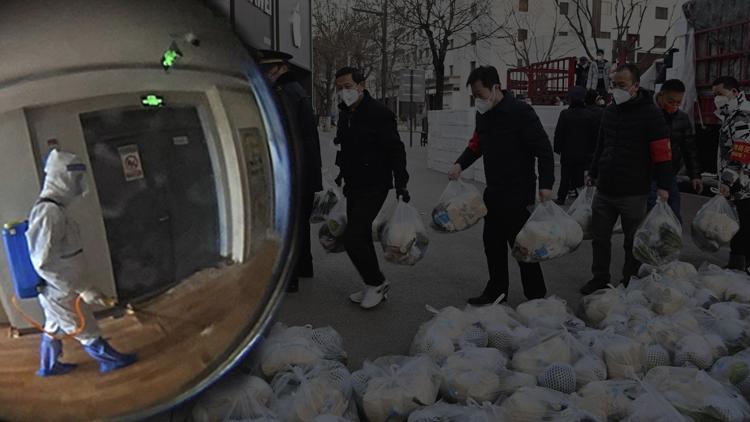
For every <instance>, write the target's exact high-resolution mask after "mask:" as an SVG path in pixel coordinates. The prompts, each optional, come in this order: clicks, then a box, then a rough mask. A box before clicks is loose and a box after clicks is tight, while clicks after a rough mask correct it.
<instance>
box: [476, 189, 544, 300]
mask: <svg viewBox="0 0 750 422" xmlns="http://www.w3.org/2000/svg"><path fill="white" fill-rule="evenodd" d="M509 197H520V198H522V197H525V195H520V196H515V195H512V196H509V195H506V194H504V193H502V192H497V191H493V190H492V189H491V188H488V189H487V190H485V192H484V201H485V203H486V205H487V216H486V217H485V218H484V253H485V255H487V267H488V268H489V272H490V281H489V282H488V283H487V287H486V289H485V293H488V294H490V295H492V296H499V295H501V294H505V295H506V296H507V295H508V289H509V284H510V277H509V275H508V246H510V247H511V248H512V247H513V243H514V242H515V241H516V235H518V232H520V231H521V228H522V227H523V225H524V224H525V223H526V220H528V219H529V215H531V214H530V213H529V210H528V209H527V208H526V204H524V203H523V201H509V200H508V198H509ZM518 266H519V268H520V270H521V284H523V294H524V295H525V296H526V298H527V299H529V300H531V299H539V298H542V297H544V296H545V295H546V294H547V287H546V286H545V284H544V275H543V274H542V267H541V266H540V265H539V264H538V263H535V264H529V263H525V262H519V263H518Z"/></svg>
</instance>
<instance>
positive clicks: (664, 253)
mask: <svg viewBox="0 0 750 422" xmlns="http://www.w3.org/2000/svg"><path fill="white" fill-rule="evenodd" d="M681 250H682V226H681V225H680V220H678V219H677V216H676V215H675V214H674V212H673V211H672V209H671V208H669V205H667V202H666V201H662V200H658V201H656V205H655V206H654V208H653V209H652V210H651V211H650V212H649V213H648V215H646V219H645V220H643V223H641V226H640V227H639V228H638V230H637V231H636V232H635V238H634V239H633V255H634V256H635V258H636V259H637V260H639V261H641V262H643V263H645V264H649V265H654V266H662V265H665V264H668V263H670V262H672V261H674V260H676V259H677V258H679V257H680V251H681Z"/></svg>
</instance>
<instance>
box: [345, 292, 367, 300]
mask: <svg viewBox="0 0 750 422" xmlns="http://www.w3.org/2000/svg"><path fill="white" fill-rule="evenodd" d="M364 297H365V291H364V290H360V291H358V292H354V293H352V294H350V295H349V300H351V301H352V302H354V303H362V299H364Z"/></svg>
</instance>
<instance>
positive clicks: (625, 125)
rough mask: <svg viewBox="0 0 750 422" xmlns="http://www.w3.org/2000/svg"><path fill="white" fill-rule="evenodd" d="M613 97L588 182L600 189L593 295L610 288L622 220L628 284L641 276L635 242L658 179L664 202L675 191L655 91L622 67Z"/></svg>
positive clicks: (585, 289) (591, 283) (628, 67)
mask: <svg viewBox="0 0 750 422" xmlns="http://www.w3.org/2000/svg"><path fill="white" fill-rule="evenodd" d="M613 83H614V88H613V89H612V96H613V97H614V103H613V104H611V105H609V106H608V107H607V108H606V109H605V110H604V115H603V117H602V122H601V129H600V131H599V137H598V140H597V147H596V152H595V153H594V159H593V162H592V164H591V170H590V171H589V176H588V178H587V179H588V180H587V182H588V183H589V184H596V186H597V193H596V195H595V196H594V203H593V205H592V210H593V220H592V231H593V242H592V249H593V262H592V265H591V272H592V273H593V276H594V278H593V279H592V280H591V281H589V282H588V283H587V284H586V285H585V286H583V287H582V288H581V289H580V291H581V293H582V294H591V293H593V292H594V291H596V290H599V289H602V288H605V287H606V286H607V284H609V283H610V261H611V254H612V244H611V238H612V229H613V228H614V225H615V223H616V221H617V218H618V217H621V219H622V228H623V232H624V234H625V242H624V249H625V265H624V267H623V270H622V275H623V280H622V282H623V283H624V284H626V285H627V283H628V282H629V281H630V277H631V276H633V275H635V274H636V273H637V272H638V268H639V267H640V263H639V262H638V261H637V260H636V259H635V257H634V256H633V237H634V235H635V232H636V229H637V228H638V225H639V224H640V223H641V221H642V220H643V218H644V217H645V215H646V203H647V201H648V196H649V193H650V191H651V180H652V179H655V180H656V187H657V190H656V192H657V196H658V198H659V200H662V201H667V200H668V199H669V189H670V188H671V186H672V178H673V177H674V175H673V174H672V150H671V145H670V141H669V128H668V126H667V123H666V121H665V120H664V114H663V113H662V112H661V110H659V109H658V108H657V106H656V104H654V99H653V96H652V95H651V94H650V92H649V91H647V90H645V89H642V88H640V71H639V69H638V67H637V66H635V65H633V64H630V63H626V64H623V65H620V66H618V67H617V69H616V71H615V74H614V78H613Z"/></svg>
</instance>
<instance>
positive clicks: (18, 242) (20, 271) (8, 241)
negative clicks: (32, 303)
mask: <svg viewBox="0 0 750 422" xmlns="http://www.w3.org/2000/svg"><path fill="white" fill-rule="evenodd" d="M28 229H29V222H28V221H23V222H13V223H8V224H5V225H4V226H3V246H4V247H5V256H6V258H7V260H8V269H9V270H10V278H11V281H12V282H13V288H14V289H15V291H16V296H17V297H18V298H20V299H32V298H35V297H37V296H38V295H39V290H38V288H39V286H40V285H41V277H39V274H37V272H36V270H35V269H34V266H33V265H32V264H31V255H30V254H29V244H28V243H27V242H26V231H27V230H28Z"/></svg>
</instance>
